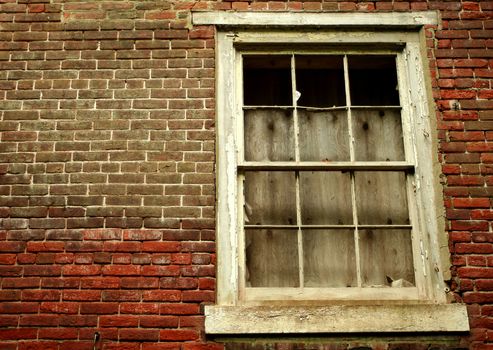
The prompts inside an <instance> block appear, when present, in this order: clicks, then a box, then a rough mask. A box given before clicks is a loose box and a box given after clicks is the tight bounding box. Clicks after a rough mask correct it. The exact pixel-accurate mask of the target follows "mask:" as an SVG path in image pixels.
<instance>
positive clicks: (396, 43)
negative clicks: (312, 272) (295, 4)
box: [193, 12, 469, 334]
mask: <svg viewBox="0 0 493 350" xmlns="http://www.w3.org/2000/svg"><path fill="white" fill-rule="evenodd" d="M193 23H194V24H197V25H211V24H212V25H216V26H217V28H218V30H217V33H216V67H217V68H216V113H217V121H216V130H217V145H216V149H217V168H216V171H217V206H216V210H217V224H216V228H217V234H216V237H217V238H216V243H217V260H218V265H217V284H216V288H217V299H216V305H211V306H206V309H205V314H206V332H208V333H212V334H232V333H237V334H248V333H250V334H256V333H320V332H374V331H375V332H376V331H378V332H382V331H385V332H419V331H426V332H432V331H433V332H435V331H451V332H460V331H467V330H468V329H469V326H468V321H467V312H466V309H465V306H464V305H462V304H448V303H447V295H446V292H447V287H446V284H445V283H444V279H448V278H449V277H450V276H449V272H448V268H449V260H448V259H449V251H448V245H447V237H446V235H445V230H444V222H443V218H442V217H443V216H441V215H439V214H441V212H442V211H443V208H442V207H443V205H442V203H443V200H442V198H441V194H440V191H439V190H440V185H439V182H438V175H439V171H440V170H439V168H438V162H437V159H436V158H437V147H436V137H434V133H435V132H436V127H435V125H434V118H433V110H432V109H431V106H432V102H430V101H432V98H431V96H430V90H429V89H427V87H428V86H429V81H428V80H427V75H426V74H425V73H424V72H425V69H426V65H425V61H424V60H423V59H422V57H426V46H425V44H424V34H423V25H424V24H437V23H438V19H437V14H436V13H435V12H416V13H413V12H410V13H399V14H396V13H375V14H365V13H354V14H347V13H344V14H329V13H325V14H323V13H317V14H314V13H305V14H303V13H250V12H245V13H231V12H230V13H226V12H197V13H194V14H193ZM314 27H315V28H316V29H314V30H313V31H311V32H307V31H308V30H309V29H310V28H314ZM361 27H364V28H365V29H364V30H362V29H361ZM383 29H385V30H383ZM301 30H304V31H303V32H302V31H301ZM307 43H309V44H311V45H315V44H318V45H320V47H323V46H324V45H326V46H327V45H332V46H333V47H334V48H335V50H341V48H344V49H346V48H349V50H355V49H357V50H360V51H361V52H364V51H365V49H364V47H363V46H366V47H367V48H369V47H374V46H376V47H378V48H379V49H380V50H381V51H380V52H384V51H382V50H390V51H392V52H397V51H399V53H398V64H397V70H398V76H399V87H400V89H404V90H405V91H401V93H400V96H401V98H402V99H403V100H402V101H401V106H402V107H403V109H402V113H403V133H404V134H405V135H407V136H406V137H405V147H406V154H412V155H413V157H414V159H408V160H407V161H410V162H411V163H412V164H414V167H415V177H414V188H415V193H416V194H415V195H414V196H413V197H414V198H415V201H416V202H417V203H419V204H420V205H416V208H415V210H414V212H415V213H416V215H417V216H418V217H419V220H418V226H419V227H418V231H419V232H420V234H419V237H417V238H416V237H415V238H414V239H413V254H414V256H415V260H414V264H415V269H417V270H420V271H417V273H416V276H417V288H409V289H408V288H396V289H394V288H374V289H373V290H371V289H369V288H365V290H364V291H362V290H361V288H337V290H336V289H334V288H332V289H329V288H328V289H320V290H317V291H312V292H314V293H316V295H317V297H316V298H313V296H310V295H308V294H306V293H302V294H301V295H293V293H292V291H290V292H289V293H285V292H283V291H282V289H279V293H278V294H277V295H273V294H272V290H269V291H267V293H265V294H264V295H262V296H260V297H259V296H258V293H256V294H255V295H254V296H253V297H252V296H251V295H249V294H248V293H245V290H246V288H244V286H242V283H241V278H240V276H242V271H241V269H242V263H241V262H242V261H244V256H243V250H244V249H243V246H242V239H241V235H242V210H243V209H242V208H243V206H242V204H243V203H241V201H242V196H241V195H239V192H238V189H239V188H241V184H240V180H239V177H238V176H237V175H238V174H237V172H238V166H239V165H240V162H241V160H240V157H239V156H238V155H239V154H240V155H241V147H242V146H241V147H240V146H239V145H242V142H243V136H242V129H241V122H240V121H239V119H241V118H240V117H241V116H242V110H241V107H242V106H241V101H242V93H241V90H242V89H241V85H239V84H241V54H242V53H243V52H246V51H247V50H248V48H251V47H255V46H258V45H261V46H262V47H269V46H273V45H278V44H282V45H285V46H284V47H287V48H289V45H291V46H296V45H297V44H307ZM334 45H336V46H334ZM338 47H339V49H338ZM411 86H412V88H410V87H411ZM239 126H240V127H239ZM408 150H411V152H407V151H408ZM410 202H412V200H410ZM410 205H412V204H410ZM418 278H419V281H418ZM269 295H270V296H269ZM349 303H350V304H349ZM273 320H275V321H273Z"/></svg>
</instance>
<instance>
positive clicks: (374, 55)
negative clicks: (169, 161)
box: [194, 13, 468, 334]
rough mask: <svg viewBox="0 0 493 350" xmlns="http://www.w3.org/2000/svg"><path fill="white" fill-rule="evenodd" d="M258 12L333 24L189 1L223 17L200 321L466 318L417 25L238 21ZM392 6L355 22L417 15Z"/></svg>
mask: <svg viewBox="0 0 493 350" xmlns="http://www.w3.org/2000/svg"><path fill="white" fill-rule="evenodd" d="M269 15H270V21H272V24H276V25H281V26H282V25H287V24H290V23H291V24H303V23H305V24H306V23H312V24H313V25H315V24H316V23H317V21H318V22H320V23H325V24H326V23H332V22H331V21H330V20H327V16H330V15H327V14H325V15H324V14H318V15H319V16H313V15H314V14H310V15H308V16H307V18H305V17H304V15H301V14H298V17H293V16H294V15H293V14H284V15H285V16H282V14H275V15H273V14H265V13H263V14H251V13H250V14H248V13H247V14H241V15H237V14H229V15H228V14H224V13H197V14H194V22H195V23H198V24H217V25H224V26H225V29H224V30H220V31H218V33H217V43H218V49H217V55H218V56H217V60H216V62H217V114H218V116H217V134H218V137H217V142H218V145H217V150H218V166H217V169H218V170H217V178H218V183H217V185H218V186H217V188H218V205H217V243H218V276H217V278H218V284H217V305H216V306H210V307H207V309H206V331H207V332H210V333H217V334H225V333H276V332H292V333H297V332H346V331H347V332H368V331H439V330H449V331H464V330H467V329H468V326H467V317H466V314H465V308H464V307H463V306H462V305H451V304H446V294H445V290H446V286H445V284H444V275H446V273H447V272H446V271H444V268H443V266H444V264H443V262H442V259H441V251H440V248H441V247H443V242H444V237H443V232H442V231H443V227H441V226H440V224H443V223H440V222H438V221H437V220H438V219H437V218H439V215H438V212H439V209H438V208H437V206H438V205H441V202H439V200H437V199H436V198H437V193H439V188H438V186H437V184H438V181H437V176H436V175H437V173H436V171H435V167H436V162H435V161H434V158H435V156H434V153H433V152H435V148H434V144H433V142H434V141H433V140H434V138H433V133H432V130H433V128H432V127H431V123H432V119H431V118H430V115H432V114H431V112H430V109H429V107H428V101H429V100H428V92H427V90H426V83H425V79H426V76H425V74H424V69H423V67H424V64H423V60H422V57H421V52H422V51H421V50H422V48H423V45H422V43H421V41H420V40H421V38H422V35H421V34H422V33H419V31H418V30H416V29H414V30H400V31H396V30H394V31H390V30H387V31H378V30H376V29H373V30H365V31H358V30H354V29H353V30H344V29H341V28H338V29H337V30H333V29H332V30H331V29H330V28H325V29H324V30H320V29H318V30H316V31H309V28H308V29H307V28H306V27H305V26H303V27H302V29H303V30H304V31H296V30H294V29H293V28H292V27H290V30H289V31H286V30H282V29H281V30H279V29H275V28H274V29H271V30H265V28H264V29H262V30H255V28H250V27H248V26H249V25H252V24H254V23H256V24H258V25H265V24H269V23H270V22H269V17H268V16H269ZM389 15H391V14H381V15H380V16H374V17H371V16H370V17H371V19H368V17H364V20H365V21H367V22H368V21H370V22H372V25H373V26H378V25H379V24H382V23H383V24H385V23H387V22H388V23H387V25H394V26H404V27H406V28H407V27H408V26H411V27H412V26H415V27H418V28H419V27H421V24H422V23H418V24H416V23H414V25H410V23H413V21H416V18H421V17H419V15H416V14H414V15H413V16H414V17H413V16H409V17H406V16H404V17H403V18H401V20H397V24H396V23H393V22H394V21H396V19H395V18H393V17H392V16H389ZM256 16H258V17H256ZM324 16H325V17H324ZM332 16H333V17H334V18H336V19H335V20H334V21H333V23H336V24H337V23H338V22H341V21H344V18H342V19H341V17H337V16H338V15H332ZM344 16H346V21H347V23H346V25H351V24H353V23H354V22H355V18H350V17H349V15H348V14H346V15H343V16H342V17H344ZM365 16H367V15H365ZM428 16H429V18H428V17H427V16H425V17H427V18H428V20H429V19H430V18H433V16H432V15H430V14H429V13H428ZM308 17H309V18H308ZM356 17H358V16H356ZM401 17H402V15H401ZM283 18H284V22H283ZM331 18H332V17H331ZM391 22H392V23H391ZM348 23H349V24H348ZM356 23H357V21H356ZM232 25H233V26H234V25H239V26H240V28H241V30H240V29H236V30H234V31H232V30H231V29H230V27H231V26H232ZM242 26H247V27H248V28H243V27H242ZM399 28H400V27H399ZM387 29H388V28H387ZM394 29H395V28H394ZM401 29H402V28H401ZM438 198H439V197H438ZM445 242H446V239H445ZM445 266H446V265H445ZM430 305H434V306H433V307H430ZM376 306H378V307H376ZM403 314H406V315H407V316H406V317H403ZM423 316H424V317H425V319H426V320H427V321H423V319H422V318H423ZM365 317H367V319H365ZM416 317H419V319H420V321H419V322H416ZM381 318H384V319H385V320H382V321H379V322H376V323H375V319H381ZM273 319H275V320H277V321H279V322H281V323H282V329H279V324H278V322H272V320H273ZM413 320H414V321H413ZM276 324H277V326H276Z"/></svg>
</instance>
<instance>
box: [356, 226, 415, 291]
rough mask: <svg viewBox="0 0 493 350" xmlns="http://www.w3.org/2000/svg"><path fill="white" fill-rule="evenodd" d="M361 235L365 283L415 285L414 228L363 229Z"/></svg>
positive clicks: (371, 285)
mask: <svg viewBox="0 0 493 350" xmlns="http://www.w3.org/2000/svg"><path fill="white" fill-rule="evenodd" d="M359 235H360V240H359V247H360V252H361V255H360V257H361V274H362V283H363V286H365V287H375V286H391V287H412V286H414V284H415V281H414V268H413V253H412V246H411V231H410V230H388V229H385V230H380V229H379V230H361V231H360V232H359Z"/></svg>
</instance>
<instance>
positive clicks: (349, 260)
mask: <svg viewBox="0 0 493 350" xmlns="http://www.w3.org/2000/svg"><path fill="white" fill-rule="evenodd" d="M303 261H304V275H305V287H333V288H334V287H355V286H357V278H356V260H355V252H354V234H353V230H305V231H303Z"/></svg>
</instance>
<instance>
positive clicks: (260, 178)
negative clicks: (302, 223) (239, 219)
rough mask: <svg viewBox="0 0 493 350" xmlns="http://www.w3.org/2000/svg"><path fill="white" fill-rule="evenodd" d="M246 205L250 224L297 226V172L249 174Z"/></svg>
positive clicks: (246, 177) (247, 221)
mask: <svg viewBox="0 0 493 350" xmlns="http://www.w3.org/2000/svg"><path fill="white" fill-rule="evenodd" d="M245 202H246V203H245V221H246V223H248V224H250V225H267V224H270V225H296V182H295V177H294V173H293V172H267V171H260V172H246V173H245Z"/></svg>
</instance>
